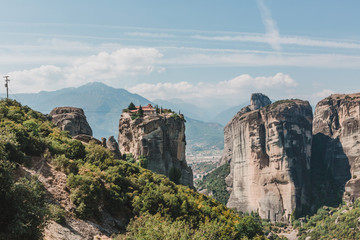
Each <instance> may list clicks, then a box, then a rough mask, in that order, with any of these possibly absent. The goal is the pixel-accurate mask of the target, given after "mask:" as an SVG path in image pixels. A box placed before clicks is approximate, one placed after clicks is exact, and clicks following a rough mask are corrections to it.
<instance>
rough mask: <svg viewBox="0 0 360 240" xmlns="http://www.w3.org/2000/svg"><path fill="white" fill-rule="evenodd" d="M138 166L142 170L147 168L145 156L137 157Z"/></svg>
mask: <svg viewBox="0 0 360 240" xmlns="http://www.w3.org/2000/svg"><path fill="white" fill-rule="evenodd" d="M139 166H140V167H142V168H147V167H148V160H147V158H146V157H145V156H142V155H141V156H140V157H139Z"/></svg>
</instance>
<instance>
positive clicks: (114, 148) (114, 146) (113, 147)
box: [106, 136, 121, 159]
mask: <svg viewBox="0 0 360 240" xmlns="http://www.w3.org/2000/svg"><path fill="white" fill-rule="evenodd" d="M106 147H107V148H108V149H110V151H111V152H113V153H114V156H115V159H121V153H120V150H119V144H118V143H117V142H116V140H115V138H114V136H111V137H109V138H108V140H107V142H106Z"/></svg>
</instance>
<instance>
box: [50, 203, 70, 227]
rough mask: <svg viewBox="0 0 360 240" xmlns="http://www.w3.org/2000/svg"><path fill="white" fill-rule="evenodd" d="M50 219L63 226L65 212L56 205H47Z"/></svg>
mask: <svg viewBox="0 0 360 240" xmlns="http://www.w3.org/2000/svg"><path fill="white" fill-rule="evenodd" d="M48 209H49V214H50V219H51V220H53V221H55V222H57V223H59V224H65V222H66V219H65V210H64V209H63V208H61V207H60V206H59V205H57V204H49V205H48Z"/></svg>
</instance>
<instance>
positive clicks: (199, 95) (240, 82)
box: [128, 73, 297, 103]
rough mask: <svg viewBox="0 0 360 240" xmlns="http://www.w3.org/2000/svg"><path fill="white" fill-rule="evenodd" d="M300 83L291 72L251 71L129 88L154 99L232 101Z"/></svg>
mask: <svg viewBox="0 0 360 240" xmlns="http://www.w3.org/2000/svg"><path fill="white" fill-rule="evenodd" d="M296 86H297V82H296V81H295V80H294V79H292V78H291V77H290V76H289V75H287V74H283V73H277V74H275V75H274V76H268V77H263V76H260V77H252V76H250V75H248V74H243V75H240V76H238V77H236V78H233V79H231V80H227V81H221V82H218V83H205V82H199V83H197V84H192V83H189V82H185V81H183V82H178V83H170V82H168V83H156V84H149V83H142V84H139V85H136V86H134V87H131V88H129V89H128V90H129V91H131V92H135V93H138V94H140V95H142V96H145V97H147V98H150V99H171V98H180V99H184V100H188V101H189V100H190V101H191V100H195V99H208V100H210V99H211V100H213V101H214V100H215V101H216V99H220V100H222V101H225V102H228V103H231V102H234V101H236V100H238V99H239V96H241V95H244V99H247V97H248V95H249V93H251V92H252V91H259V90H269V89H286V88H293V87H296Z"/></svg>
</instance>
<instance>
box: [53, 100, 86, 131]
mask: <svg viewBox="0 0 360 240" xmlns="http://www.w3.org/2000/svg"><path fill="white" fill-rule="evenodd" d="M50 115H51V117H52V122H53V123H54V124H55V125H56V126H58V127H59V128H60V129H61V130H63V131H69V133H70V135H71V136H76V135H79V134H85V135H89V136H92V130H91V127H90V125H89V123H88V122H87V120H86V116H85V114H84V110H82V109H81V108H76V107H57V108H54V109H53V110H52V111H51V112H50Z"/></svg>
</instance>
